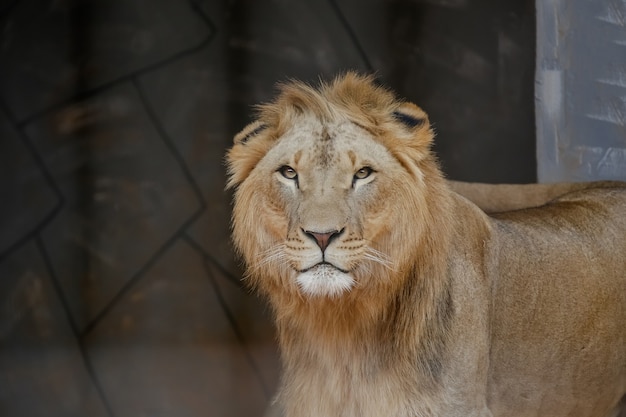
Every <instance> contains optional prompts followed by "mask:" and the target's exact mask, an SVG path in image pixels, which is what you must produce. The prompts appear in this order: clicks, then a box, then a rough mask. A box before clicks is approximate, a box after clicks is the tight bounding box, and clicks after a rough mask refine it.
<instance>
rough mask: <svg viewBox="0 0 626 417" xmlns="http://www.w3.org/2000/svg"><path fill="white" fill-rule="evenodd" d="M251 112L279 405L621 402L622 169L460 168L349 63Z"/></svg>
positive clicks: (247, 143)
mask: <svg viewBox="0 0 626 417" xmlns="http://www.w3.org/2000/svg"><path fill="white" fill-rule="evenodd" d="M257 116H258V117H257V119H256V121H255V122H253V123H252V124H250V125H249V126H248V127H246V128H245V129H244V130H243V131H242V132H241V133H239V134H238V135H236V136H235V139H234V144H233V146H232V148H231V149H230V150H229V151H228V154H227V166H228V173H229V180H228V185H227V186H228V187H229V188H233V189H234V204H233V218H232V219H233V221H232V234H233V241H234V245H235V247H236V249H237V251H238V252H239V254H240V255H241V256H242V258H243V261H244V263H245V266H246V276H245V282H246V283H247V285H249V286H250V287H251V288H253V289H254V290H256V291H257V292H258V293H259V294H261V295H262V296H263V297H265V298H266V299H267V300H268V302H269V305H270V306H271V308H272V311H273V315H274V318H275V322H276V327H277V331H278V337H279V344H280V349H281V358H282V364H283V372H282V379H281V385H280V388H279V392H278V395H277V397H276V404H277V409H278V411H279V413H281V414H282V415H284V416H288V417H301V416H302V417H304V416H307V417H322V416H324V417H329V416H342V417H349V416H355V417H356V416H359V417H368V416H398V417H400V416H402V417H409V416H415V417H418V416H419V417H421V416H459V417H460V416H463V417H468V416H483V417H486V416H528V417H531V416H533V417H534V416H550V417H559V416H563V417H564V416H577V417H587V416H589V417H591V416H593V417H613V416H617V415H618V414H619V413H620V412H622V413H624V411H620V410H622V408H623V401H621V399H622V398H623V397H624V395H625V393H626V186H625V185H624V184H622V183H617V182H605V183H589V184H559V185H554V186H547V185H537V186H532V185H529V186H519V187H522V188H515V186H511V187H513V188H506V186H504V187H505V188H497V187H496V188H490V187H489V186H483V185H475V186H472V185H469V186H466V185H464V184H462V183H453V182H448V181H446V180H445V178H444V177H443V175H442V173H441V171H440V168H439V166H438V164H437V161H436V158H435V156H434V155H433V153H432V151H431V145H432V141H433V138H434V134H433V130H432V128H431V125H430V122H429V120H428V117H427V115H426V113H424V111H422V110H421V109H420V108H419V107H418V106H416V105H414V104H412V103H409V102H405V101H402V100H399V99H398V98H396V96H395V95H394V94H392V93H391V92H389V91H388V90H386V89H384V88H382V87H380V86H378V85H376V84H375V82H374V81H373V79H372V78H371V77H368V76H361V75H357V74H354V73H347V74H345V75H342V76H340V77H337V78H336V79H334V80H333V81H332V82H330V83H320V85H319V86H317V87H314V86H311V85H308V84H304V83H301V82H297V81H292V82H289V83H286V84H282V85H281V86H280V91H279V94H278V96H277V98H276V99H275V100H274V101H273V102H271V103H267V104H263V105H260V106H259V108H258V115H257ZM494 189H495V190H496V191H497V192H495V193H492V194H490V191H493V190H494ZM502 190H504V191H502ZM519 190H522V191H523V193H518V191H519ZM463 195H466V196H467V197H468V198H469V199H468V198H465V197H463ZM520 195H522V197H520ZM490 196H491V197H490ZM492 197H493V198H492ZM490 198H492V200H490ZM509 199H510V200H512V201H513V203H511V204H508V205H507V203H506V201H507V200H509ZM470 200H474V201H475V202H476V203H477V204H478V205H477V204H475V203H474V202H472V201H470ZM494 201H496V203H495V204H493V202H494ZM490 204H491V205H490ZM531 206H537V207H531ZM481 207H482V208H483V209H485V210H483V209H481ZM505 209H514V210H509V211H505V212H501V213H496V214H490V215H488V214H486V212H487V211H499V210H505ZM622 415H623V414H622Z"/></svg>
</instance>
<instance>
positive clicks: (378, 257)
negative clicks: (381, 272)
mask: <svg viewBox="0 0 626 417" xmlns="http://www.w3.org/2000/svg"><path fill="white" fill-rule="evenodd" d="M363 257H365V258H366V259H369V260H370V261H374V262H376V263H378V264H380V265H382V266H384V267H385V268H387V269H389V270H390V271H395V268H394V266H393V262H392V261H391V259H390V258H389V256H387V255H386V254H384V253H383V252H381V251H379V250H376V249H374V248H372V247H368V248H367V249H366V251H365V253H364V254H363Z"/></svg>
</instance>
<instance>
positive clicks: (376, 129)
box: [227, 73, 446, 297]
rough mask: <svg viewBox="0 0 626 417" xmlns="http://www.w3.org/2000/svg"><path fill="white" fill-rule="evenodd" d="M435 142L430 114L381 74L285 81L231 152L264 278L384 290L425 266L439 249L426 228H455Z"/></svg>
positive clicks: (285, 283)
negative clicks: (448, 219)
mask: <svg viewBox="0 0 626 417" xmlns="http://www.w3.org/2000/svg"><path fill="white" fill-rule="evenodd" d="M432 140H433V131H432V129H431V126H430V123H429V121H428V118H427V116H426V114H425V113H424V112H423V111H422V110H421V109H420V108H419V107H417V106H416V105H414V104H411V103H407V102H402V101H399V100H397V99H396V98H395V96H394V95H393V94H392V93H390V92H389V91H387V90H385V89H383V88H381V87H378V86H376V85H375V84H374V83H373V81H372V79H371V78H370V77H363V76H359V75H356V74H353V73H348V74H346V75H345V76H342V77H338V78H337V79H335V80H334V81H333V82H332V83H329V84H321V85H320V86H319V88H314V87H311V86H309V85H306V84H303V83H299V82H292V83H288V84H284V85H282V86H281V87H280V94H279V95H278V97H277V99H276V100H275V101H274V102H272V103H269V104H265V105H262V106H260V108H259V114H258V119H257V121H255V122H254V123H252V124H250V125H249V126H248V127H246V128H245V129H244V130H243V131H242V132H241V133H239V134H238V135H237V136H236V137H235V141H234V145H233V147H232V148H231V149H230V151H229V152H228V155H227V162H228V171H229V175H230V178H229V182H228V186H229V187H235V188H236V192H235V199H234V201H235V203H234V210H233V238H234V243H235V246H236V248H237V249H238V251H239V252H240V253H241V254H242V255H243V257H244V260H245V263H246V266H247V271H248V275H249V277H250V278H249V279H250V280H252V283H253V285H254V286H256V287H258V288H260V289H261V290H262V291H264V292H272V291H275V290H277V289H278V290H280V291H282V292H284V291H287V292H289V293H300V294H302V295H304V296H307V297H338V296H342V295H345V294H346V293H355V292H359V291H361V292H362V291H375V290H376V289H380V288H381V286H382V287H385V286H389V285H393V283H394V279H393V278H394V277H395V276H397V275H403V274H402V273H403V272H408V270H410V269H411V268H414V267H415V260H416V253H421V254H422V255H423V256H429V255H431V252H432V251H433V250H436V249H433V248H436V246H437V245H434V244H432V243H427V242H428V241H429V239H430V238H431V236H429V232H428V229H427V228H428V227H429V225H430V226H433V225H435V227H436V228H438V229H435V230H441V227H443V228H445V225H442V224H441V223H442V216H433V214H434V213H433V209H432V208H433V207H434V208H435V209H436V207H437V205H438V204H446V202H445V195H444V194H442V193H441V192H439V191H437V190H441V189H442V188H444V186H443V185H442V182H443V180H442V179H441V175H440V173H439V170H438V167H437V164H436V162H435V160H434V158H433V156H432V155H431V152H430V146H431V142H432ZM426 177H428V181H424V179H425V178H426ZM426 200H431V201H429V204H426ZM429 207H430V208H429ZM443 212H444V213H445V210H443ZM443 221H444V222H445V219H443ZM391 242H393V245H392V244H391ZM420 246H423V247H424V248H428V249H427V250H418V249H419V248H420Z"/></svg>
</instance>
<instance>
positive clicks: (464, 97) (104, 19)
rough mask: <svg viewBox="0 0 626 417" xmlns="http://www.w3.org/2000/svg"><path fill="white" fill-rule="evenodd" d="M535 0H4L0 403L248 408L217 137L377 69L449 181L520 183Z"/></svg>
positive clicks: (259, 370) (255, 394)
mask: <svg viewBox="0 0 626 417" xmlns="http://www.w3.org/2000/svg"><path fill="white" fill-rule="evenodd" d="M534 57H535V10H534V2H533V1H529V0H515V1H501V0H421V1H420V0H414V1H409V0H387V1H383V0H379V1H374V0H306V1H288V0H247V1H212V0H187V1H185V0H90V1H87V0H85V1H77V0H50V1H44V0H14V1H9V0H0V203H1V204H0V415H2V416H7V417H11V416H16V417H17V416H20V417H21V416H29V417H37V416H46V417H50V416H59V417H61V416H63V417H65V416H77V417H78V416H81V417H82V416H109V417H113V416H116V417H122V416H128V417H142V416H146V417H148V416H150V417H156V416H177V417H185V416H192V417H195V416H219V417H227V416H233V417H235V416H236V417H239V416H252V415H259V414H260V413H261V412H262V410H263V409H264V408H265V406H266V404H267V402H268V399H269V398H270V397H271V395H272V393H273V392H274V389H275V385H276V381H277V372H278V371H277V369H278V364H277V353H276V347H275V342H274V336H273V333H272V330H271V324H270V321H269V319H268V317H267V312H266V311H265V308H264V307H263V305H262V303H260V302H259V301H258V300H257V299H256V298H255V297H253V296H250V295H248V294H246V292H245V291H243V290H242V289H241V286H240V282H239V278H240V269H239V267H238V266H237V262H236V260H234V257H233V255H232V252H231V247H230V244H229V230H228V222H229V211H230V208H229V201H230V196H229V195H228V194H227V193H224V192H223V188H224V166H223V163H222V161H223V155H224V152H225V149H226V148H227V147H228V146H229V144H230V143H231V138H232V136H233V135H234V133H236V132H237V131H238V130H239V129H241V128H242V127H243V126H244V125H245V124H246V123H247V122H248V121H250V115H251V106H252V105H253V104H254V103H258V102H260V101H267V100H269V99H271V97H272V95H273V93H274V85H275V83H276V82H277V81H281V80H285V79H286V78H289V77H293V78H299V79H303V80H307V81H311V82H316V81H317V80H318V78H319V77H322V78H330V77H333V76H334V75H336V74H338V73H340V72H342V71H345V70H348V69H352V70H358V71H361V72H364V73H375V74H376V75H377V77H378V78H379V80H380V81H381V82H382V83H383V84H385V85H387V86H389V87H391V88H392V89H393V90H395V91H396V92H397V93H398V95H400V96H402V97H405V98H407V99H409V100H411V101H414V102H415V103H417V104H418V105H420V106H421V107H422V108H424V110H426V112H428V113H429V115H430V118H431V121H432V122H433V123H434V126H435V128H436V131H437V142H436V151H437V153H438V155H439V157H440V160H441V163H442V166H443V169H444V171H445V172H446V174H447V175H448V176H449V177H450V178H453V179H459V180H466V181H484V182H532V181H534V180H535V178H536V162H535V127H534V97H533V90H534V88H533V86H534V81H533V80H534V68H535V63H534Z"/></svg>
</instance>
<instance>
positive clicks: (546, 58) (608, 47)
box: [537, 0, 626, 182]
mask: <svg viewBox="0 0 626 417" xmlns="http://www.w3.org/2000/svg"><path fill="white" fill-rule="evenodd" d="M538 4H539V5H540V7H538V9H537V16H538V20H537V22H538V32H537V33H538V37H539V40H540V41H541V43H540V47H539V48H537V156H538V158H537V160H538V161H539V166H538V174H539V179H540V180H541V181H544V182H550V181H566V180H569V181H572V180H577V181H590V180H598V179H619V180H626V2H624V1H621V0H602V1H594V2H588V1H584V0H575V1H565V0H556V1H551V2H546V3H538ZM571 28H576V29H575V30H571Z"/></svg>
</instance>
